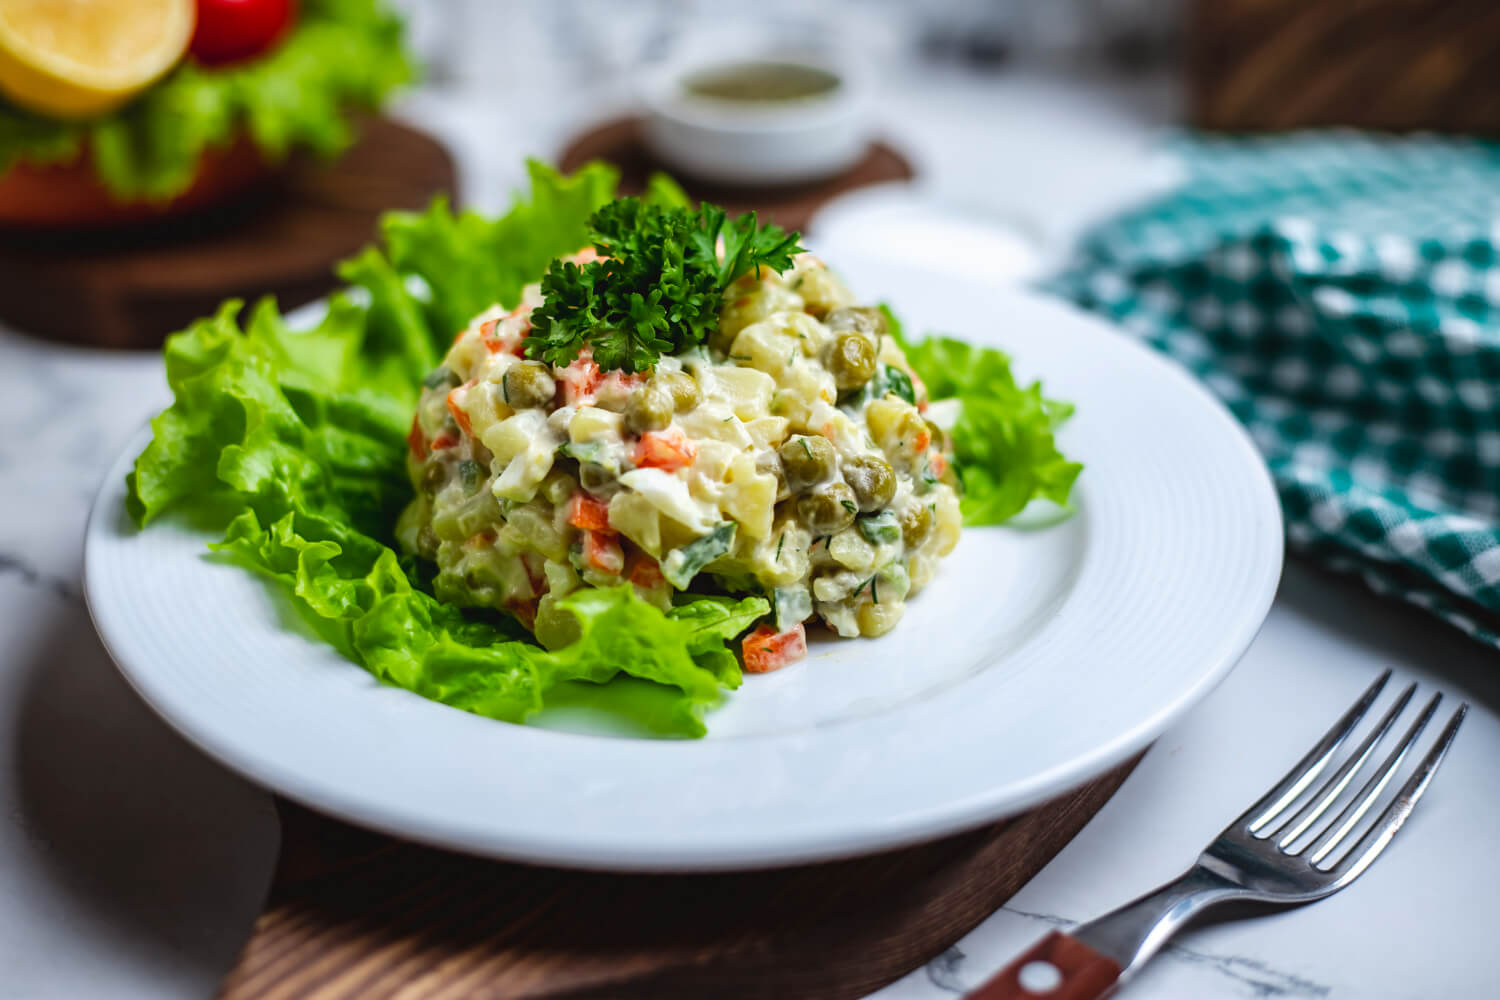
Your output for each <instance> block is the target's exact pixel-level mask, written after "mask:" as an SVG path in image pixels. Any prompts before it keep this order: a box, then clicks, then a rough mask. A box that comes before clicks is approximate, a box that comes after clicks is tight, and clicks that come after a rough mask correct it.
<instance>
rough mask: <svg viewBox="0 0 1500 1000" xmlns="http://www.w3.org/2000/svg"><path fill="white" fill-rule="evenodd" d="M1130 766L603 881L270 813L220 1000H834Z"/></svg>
mask: <svg viewBox="0 0 1500 1000" xmlns="http://www.w3.org/2000/svg"><path fill="white" fill-rule="evenodd" d="M1139 759H1140V758H1139V757H1137V758H1136V759H1135V760H1132V761H1130V762H1128V763H1126V764H1124V765H1122V766H1121V767H1119V768H1118V769H1116V770H1115V771H1112V772H1110V773H1109V774H1107V775H1105V776H1103V777H1101V778H1099V779H1097V780H1096V781H1093V782H1091V783H1089V784H1088V785H1085V786H1084V787H1083V788H1080V789H1078V790H1077V791H1075V792H1072V793H1070V794H1068V795H1065V796H1063V797H1061V798H1059V799H1057V800H1055V801H1053V802H1050V803H1047V804H1046V805H1043V806H1040V807H1038V808H1037V809H1034V810H1032V811H1031V812H1029V813H1026V814H1025V815H1022V816H1019V817H1016V818H1014V819H1009V820H1005V821H1003V822H1000V823H995V824H993V825H990V826H987V827H984V828H981V829H979V830H974V831H971V832H968V833H963V834H959V835H957V836H953V837H948V838H945V839H943V840H939V841H934V842H932V843H929V844H923V845H919V846H916V847H910V848H904V849H901V850H897V851H891V852H888V853H884V854H878V855H872V856H869V857H864V858H855V859H852V860H848V861H839V862H833V863H829V864H821V865H808V866H803V867H797V868H782V869H775V870H770V871H762V872H741V873H733V874H721V875H622V874H602V873H595V872H580V871H564V870H558V869H551V868H537V867H531V866H526V865H519V864H506V863H500V862H493V861H484V860H480V859H477V858H472V857H466V856H463V855H458V854H452V853H448V852H446V851H440V850H435V849H433V848H428V847H420V846H417V845H415V844H410V843H406V842H403V841H398V840H394V839H391V838H389V837H385V836H382V835H380V834H375V833H370V832H367V831H363V830H359V829H356V828H354V827H350V826H347V825H345V824H343V823H339V822H337V821H334V820H331V819H326V818H323V817H321V816H318V815H317V814H314V813H311V812H308V811H307V810H305V809H302V808H300V807H297V806H293V805H290V804H288V803H285V802H279V803H278V804H279V807H280V809H281V815H282V853H281V859H280V862H279V865H278V869H277V873H276V879H275V883H274V885H273V887H272V890H271V894H270V898H269V900H268V902H267V905H266V910H265V912H264V913H263V914H262V915H261V917H260V919H259V920H258V921H257V922H256V924H255V929H254V932H253V934H252V936H251V938H250V941H249V943H248V944H247V945H246V946H245V949H244V951H243V952H242V954H241V955H240V958H239V962H238V964H237V965H236V966H235V968H234V969H233V970H232V971H231V972H230V974H229V976H228V978H227V979H226V980H225V982H224V985H223V989H222V992H221V994H220V996H221V998H222V1000H292V998H303V997H317V998H319V1000H355V998H359V1000H382V998H398V997H399V998H401V1000H458V998H463V1000H468V998H478V1000H635V998H640V1000H676V998H681V1000H704V998H709V997H712V998H715V1000H740V998H756V1000H854V998H857V997H863V996H865V995H866V994H868V993H870V992H872V991H874V990H876V989H879V988H880V987H882V986H884V985H886V984H887V983H890V982H892V981H894V980H895V979H898V978H900V977H901V976H903V975H905V974H906V973H908V972H910V971H911V970H912V969H915V968H917V967H919V966H920V965H922V964H923V963H924V962H927V961H929V960H930V959H932V958H933V957H935V956H936V955H938V954H940V953H941V952H942V951H943V950H944V949H945V948H947V947H948V946H950V945H951V944H953V942H955V941H957V940H958V939H959V938H960V937H962V936H963V935H964V934H965V933H966V932H967V931H969V930H970V929H971V928H973V927H974V926H975V925H976V924H978V923H979V922H980V921H981V920H983V919H984V918H985V917H986V916H988V915H989V914H990V913H992V912H994V911H995V910H996V909H998V908H999V907H1000V905H1001V904H1002V903H1004V902H1005V901H1006V900H1007V899H1009V898H1010V897H1011V896H1012V895H1013V894H1014V893H1015V892H1016V891H1017V890H1018V889H1020V888H1021V886H1023V885H1025V884H1026V882H1027V881H1029V880H1030V879H1031V877H1032V876H1033V875H1035V874H1036V873H1037V872H1038V871H1039V870H1040V869H1041V868H1042V867H1043V866H1044V865H1045V864H1046V863H1047V862H1048V861H1049V860H1051V858H1052V857H1053V855H1055V854H1056V853H1057V852H1058V851H1059V850H1061V849H1062V847H1063V846H1064V845H1065V844H1067V843H1068V841H1070V840H1071V839H1072V838H1073V837H1074V836H1075V835H1076V834H1077V833H1078V831H1079V830H1080V829H1082V828H1083V825H1084V824H1085V823H1086V822H1088V820H1089V818H1090V817H1092V816H1093V815H1094V813H1096V812H1097V811H1098V810H1099V809H1100V808H1101V807H1102V806H1103V805H1104V803H1105V802H1107V801H1108V800H1109V798H1110V796H1111V795H1113V794H1114V793H1115V791H1116V789H1118V788H1119V786H1120V784H1121V783H1122V782H1123V781H1124V780H1125V778H1126V777H1127V776H1128V775H1129V774H1130V772H1131V770H1133V769H1134V767H1135V765H1136V763H1137V762H1138V761H1139Z"/></svg>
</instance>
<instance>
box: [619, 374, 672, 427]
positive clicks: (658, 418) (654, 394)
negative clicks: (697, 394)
mask: <svg viewBox="0 0 1500 1000" xmlns="http://www.w3.org/2000/svg"><path fill="white" fill-rule="evenodd" d="M671 422H672V397H671V396H670V395H668V394H667V393H665V392H662V391H661V390H660V389H656V388H653V387H651V386H649V385H648V386H646V388H644V389H642V390H641V391H640V392H637V393H636V394H635V395H633V396H631V397H630V399H629V400H628V401H627V402H626V403H625V426H626V427H628V428H629V429H630V430H632V431H634V432H635V433H637V434H645V433H646V432H647V431H659V430H661V429H662V428H664V427H666V426H667V425H668V424H670V423H671Z"/></svg>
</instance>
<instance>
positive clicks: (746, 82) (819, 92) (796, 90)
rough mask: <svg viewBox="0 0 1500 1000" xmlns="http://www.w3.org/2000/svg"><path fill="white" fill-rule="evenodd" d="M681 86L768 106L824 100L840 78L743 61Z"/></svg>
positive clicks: (809, 68) (724, 98)
mask: <svg viewBox="0 0 1500 1000" xmlns="http://www.w3.org/2000/svg"><path fill="white" fill-rule="evenodd" d="M682 85H683V89H684V90H685V91H686V92H687V93H688V94H689V95H691V96H693V97H705V98H710V99H712V100H718V101H740V102H745V103H753V104H766V103H774V102H781V101H805V100H808V99H810V98H814V97H822V96H823V95H825V94H829V93H832V92H833V91H835V90H837V89H838V87H839V78H838V77H837V76H836V75H834V74H833V73H830V72H828V71H827V70H825V69H819V68H818V67H816V66H809V65H806V64H805V63H793V62H742V63H730V64H728V65H725V66H716V67H714V68H713V69H705V70H700V71H699V72H697V73H694V74H692V75H691V76H688V77H686V78H685V79H684V80H683V82H682Z"/></svg>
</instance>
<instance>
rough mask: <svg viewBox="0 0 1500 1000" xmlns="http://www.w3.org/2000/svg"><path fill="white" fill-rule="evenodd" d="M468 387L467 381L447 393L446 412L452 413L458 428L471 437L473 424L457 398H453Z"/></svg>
mask: <svg viewBox="0 0 1500 1000" xmlns="http://www.w3.org/2000/svg"><path fill="white" fill-rule="evenodd" d="M468 387H469V383H467V382H465V383H464V384H463V385H461V386H459V387H458V388H457V389H454V390H453V391H452V392H450V393H448V412H449V413H451V414H453V419H454V420H456V421H458V429H459V430H461V431H463V432H464V434H465V435H467V436H469V437H473V436H474V425H473V424H471V423H470V422H469V415H468V414H467V413H465V412H464V408H463V406H462V405H460V404H459V402H458V400H456V399H454V398H453V397H454V396H455V395H456V394H457V393H459V392H463V391H464V390H466V389H468Z"/></svg>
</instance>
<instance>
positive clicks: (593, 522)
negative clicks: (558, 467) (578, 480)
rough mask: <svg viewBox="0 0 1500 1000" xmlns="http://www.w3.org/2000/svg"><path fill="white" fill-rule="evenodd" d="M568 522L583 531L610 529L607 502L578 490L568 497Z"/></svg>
mask: <svg viewBox="0 0 1500 1000" xmlns="http://www.w3.org/2000/svg"><path fill="white" fill-rule="evenodd" d="M568 523H569V524H571V525H572V526H573V527H575V528H583V529H584V530H585V531H610V530H612V529H611V528H610V526H609V504H607V503H605V502H604V501H603V500H599V499H597V498H595V497H591V496H589V495H588V494H587V493H585V492H583V490H579V491H578V492H576V493H574V494H573V495H572V496H570V497H568Z"/></svg>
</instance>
